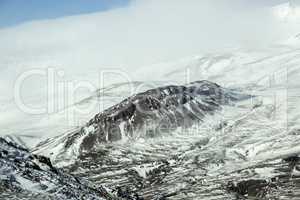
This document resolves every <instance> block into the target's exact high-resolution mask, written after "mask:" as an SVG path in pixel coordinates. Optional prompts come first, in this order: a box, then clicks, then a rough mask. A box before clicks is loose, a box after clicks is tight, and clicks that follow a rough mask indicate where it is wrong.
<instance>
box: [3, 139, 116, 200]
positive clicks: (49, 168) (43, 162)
mask: <svg viewBox="0 0 300 200" xmlns="http://www.w3.org/2000/svg"><path fill="white" fill-rule="evenodd" d="M0 191H1V199H95V200H96V199H99V200H100V199H115V198H113V196H112V195H111V194H109V193H108V192H107V191H106V190H105V189H104V188H103V187H102V186H97V187H96V186H95V185H92V184H90V183H88V182H87V181H85V180H83V179H79V178H76V177H74V176H71V175H68V174H66V173H64V172H62V171H61V170H59V169H57V168H55V167H54V166H53V165H52V163H51V161H50V159H49V158H47V157H44V156H40V155H34V154H31V153H30V152H29V150H28V149H24V148H22V147H20V146H18V145H17V144H14V143H12V142H7V141H6V140H4V139H3V138H0Z"/></svg>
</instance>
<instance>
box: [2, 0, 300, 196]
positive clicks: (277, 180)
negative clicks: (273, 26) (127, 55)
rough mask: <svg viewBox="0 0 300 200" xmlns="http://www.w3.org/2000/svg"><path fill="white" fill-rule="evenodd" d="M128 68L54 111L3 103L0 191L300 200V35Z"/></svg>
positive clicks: (288, 14)
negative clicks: (41, 111) (21, 108)
mask: <svg viewBox="0 0 300 200" xmlns="http://www.w3.org/2000/svg"><path fill="white" fill-rule="evenodd" d="M271 12H272V14H273V16H275V18H276V19H277V20H278V21H280V22H283V23H286V24H290V23H291V24H295V23H297V20H298V19H300V12H299V1H290V2H289V3H286V4H282V5H279V6H276V7H274V8H272V9H271ZM41 61H42V56H41ZM27 64H28V63H27ZM124 69H126V67H122V70H123V72H124ZM10 71H13V69H8V68H5V69H4V76H5V75H6V74H5V73H8V72H10ZM69 71H72V70H71V69H69ZM66 72H67V71H66ZM126 72H127V74H129V76H130V77H129V78H130V79H131V80H132V81H131V82H129V81H127V82H126V81H125V82H124V80H121V79H119V77H118V78H116V79H114V80H111V82H108V83H107V84H106V85H105V86H104V87H103V88H97V89H95V91H93V92H92V93H88V94H86V93H82V94H81V95H80V98H79V99H77V100H76V101H75V102H72V103H68V104H66V105H64V106H63V107H62V108H60V109H58V110H56V111H55V112H53V113H50V114H49V113H47V114H39V115H28V114H26V113H22V112H20V111H18V110H17V109H16V108H15V106H16V105H15V104H14V102H13V101H10V100H7V99H6V100H5V101H1V103H2V104H1V106H0V111H1V113H2V114H1V116H0V119H1V122H0V127H1V135H2V136H3V138H0V191H1V194H0V197H4V198H16V199H17V198H19V197H22V196H23V197H24V198H25V197H28V199H30V198H32V197H33V196H35V195H36V196H37V198H52V197H53V198H54V199H55V198H62V199H63V198H65V199H67V198H73V199H97V198H99V199H101V198H104V199H117V198H119V199H120V198H121V199H134V200H139V199H219V200H223V199H247V198H249V199H251V198H258V199H274V200H275V199H283V200H287V199H293V200H298V199H299V197H300V184H299V179H300V176H299V174H300V170H299V169H300V164H299V163H300V158H299V156H300V109H299V106H298V105H299V104H300V81H299V80H300V33H299V34H295V30H293V31H291V34H290V35H289V38H286V39H285V40H284V41H277V42H276V43H274V44H273V45H270V46H268V47H262V48H241V47H237V48H228V49H226V50H224V49H222V50H219V51H218V52H210V53H203V54H198V55H196V56H191V57H186V58H183V59H181V60H173V61H171V62H165V63H159V64H153V65H150V66H149V65H147V66H144V67H142V66H140V67H138V68H136V69H134V70H132V69H130V70H128V71H126ZM78 74H80V72H78ZM78 74H77V75H78ZM88 74H91V75H88ZM95 74H97V73H96V72H95V71H93V70H90V69H89V70H86V71H85V73H84V74H81V75H82V76H86V77H88V78H87V79H90V81H91V82H95V79H94V78H95V77H94V76H96V75H95ZM75 77H76V76H75ZM72 79H74V77H72ZM75 79H76V78H75ZM204 80H206V81H204ZM33 85H35V84H33ZM0 87H1V86H0ZM38 87H39V85H38ZM34 92H35V91H33V94H34V95H32V96H30V98H29V101H31V100H32V101H31V104H35V103H36V102H39V103H40V102H41V101H39V100H37V99H39V98H41V96H40V93H39V91H37V92H36V93H34ZM78 108H90V109H87V110H85V112H81V110H80V109H78ZM138 108H140V109H141V110H140V109H138ZM161 125H167V126H163V127H161ZM161 128H162V130H160V129H161ZM157 130H160V131H157ZM69 174H72V175H69ZM86 180H88V181H89V182H88V181H86ZM100 185H101V187H100ZM97 186H99V187H97ZM104 188H106V189H104ZM20 195H21V196H20Z"/></svg>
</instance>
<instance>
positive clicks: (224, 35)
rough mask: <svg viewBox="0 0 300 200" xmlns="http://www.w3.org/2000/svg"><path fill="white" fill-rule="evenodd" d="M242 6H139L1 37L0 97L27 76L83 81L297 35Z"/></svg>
mask: <svg viewBox="0 0 300 200" xmlns="http://www.w3.org/2000/svg"><path fill="white" fill-rule="evenodd" d="M243 2H244V1H242V0H240V1H239V0H232V1H229V0H227V1H226V0H201V1H200V0H143V1H142V0H140V1H134V2H132V3H131V4H130V6H128V7H125V8H120V9H115V10H110V11H107V12H101V13H95V14H88V15H79V16H72V17H65V18H61V19H54V20H43V21H36V22H31V23H26V24H23V25H20V26H16V27H13V28H8V29H3V30H0V44H1V45H0V72H1V75H0V77H1V79H0V80H1V87H0V90H1V94H3V93H2V91H5V90H7V91H8V92H10V91H12V86H13V82H14V80H15V79H16V76H17V75H18V74H20V73H21V72H22V71H24V70H25V69H28V68H40V67H49V66H52V67H58V68H62V69H64V70H66V75H71V74H72V75H74V76H75V75H77V76H79V77H80V78H82V79H86V78H87V77H90V76H93V75H94V72H95V70H98V69H101V68H102V69H103V68H118V67H120V68H123V69H124V70H125V71H130V72H131V71H134V70H135V69H136V68H137V67H140V66H143V65H148V64H153V63H157V62H164V61H168V60H174V59H178V58H181V57H185V56H191V55H196V54H200V53H203V52H207V51H219V50H221V49H224V48H227V47H234V46H239V47H240V46H246V47H251V48H252V47H256V48H259V47H261V46H265V45H268V44H270V43H272V42H274V41H279V40H282V39H283V38H286V37H288V36H290V35H293V34H294V32H296V30H295V29H293V32H291V30H292V28H294V27H292V26H291V25H290V24H287V23H283V22H282V21H277V19H276V18H274V16H273V15H272V12H271V11H270V9H266V8H256V7H245V4H244V3H243ZM33 86H34V85H32V87H33ZM38 87H40V86H38ZM33 88H34V87H33ZM11 95H12V94H9V95H8V96H11Z"/></svg>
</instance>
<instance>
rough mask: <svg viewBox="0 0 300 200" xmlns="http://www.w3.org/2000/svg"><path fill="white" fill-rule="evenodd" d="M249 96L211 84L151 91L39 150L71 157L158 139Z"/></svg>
mask: <svg viewBox="0 0 300 200" xmlns="http://www.w3.org/2000/svg"><path fill="white" fill-rule="evenodd" d="M249 97H250V96H249V95H243V94H240V93H239V92H238V91H232V90H229V89H225V88H222V87H221V86H219V85H217V84H215V83H212V82H209V81H197V82H193V83H190V84H188V85H186V86H173V85H171V86H166V87H160V88H156V89H151V90H148V91H146V92H142V93H139V94H136V95H133V96H131V97H129V98H127V99H125V100H123V101H122V102H120V103H119V104H117V105H115V106H112V107H110V108H108V109H107V110H105V111H103V112H102V113H99V114H97V115H96V116H95V117H94V118H93V119H91V120H90V121H89V122H88V123H87V124H86V126H84V127H82V128H81V129H79V130H77V131H75V132H72V133H70V134H67V135H64V136H62V137H58V138H55V139H51V140H48V141H46V142H45V143H43V144H40V145H39V146H38V147H37V149H38V151H43V149H53V151H52V152H50V153H49V155H51V154H52V155H53V154H57V155H58V154H64V155H68V157H69V156H70V155H73V154H74V153H80V152H82V151H89V150H90V149H92V148H94V147H96V146H97V144H101V143H106V142H111V141H118V140H121V139H124V138H139V137H154V136H157V135H160V134H161V133H165V132H171V131H173V130H174V129H176V128H178V127H182V128H187V127H190V126H191V125H193V124H194V123H195V122H201V121H202V120H203V118H204V117H205V116H206V115H208V114H213V113H214V112H215V111H216V110H219V109H221V105H228V104H231V103H232V102H234V101H237V100H242V99H245V98H249ZM61 144H63V147H62V145H61ZM58 146H59V149H57V148H58Z"/></svg>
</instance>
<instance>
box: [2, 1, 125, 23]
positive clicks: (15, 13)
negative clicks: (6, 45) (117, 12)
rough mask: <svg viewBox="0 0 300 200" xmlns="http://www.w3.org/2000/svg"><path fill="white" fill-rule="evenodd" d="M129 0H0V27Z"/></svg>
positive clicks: (94, 9) (93, 9) (111, 5)
mask: <svg viewBox="0 0 300 200" xmlns="http://www.w3.org/2000/svg"><path fill="white" fill-rule="evenodd" d="M128 3H129V0H88V1H86V0H0V28H1V27H7V26H14V25H17V24H20V23H23V22H27V21H32V20H40V19H53V18H58V17H64V16H70V15H78V14H85V13H91V12H100V11H105V10H108V9H113V8H116V7H122V6H126V5H128Z"/></svg>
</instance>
